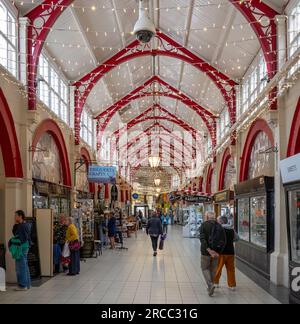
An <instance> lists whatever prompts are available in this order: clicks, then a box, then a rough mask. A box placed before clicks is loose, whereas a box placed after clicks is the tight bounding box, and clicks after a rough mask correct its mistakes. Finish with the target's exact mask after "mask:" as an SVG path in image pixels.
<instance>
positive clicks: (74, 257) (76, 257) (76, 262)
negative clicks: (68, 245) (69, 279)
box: [69, 250, 80, 275]
mask: <svg viewBox="0 0 300 324" xmlns="http://www.w3.org/2000/svg"><path fill="white" fill-rule="evenodd" d="M70 258H71V262H70V264H69V273H70V274H74V275H76V274H79V273H80V250H78V251H71V256H70Z"/></svg>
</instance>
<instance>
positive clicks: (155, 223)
mask: <svg viewBox="0 0 300 324" xmlns="http://www.w3.org/2000/svg"><path fill="white" fill-rule="evenodd" d="M146 231H147V235H150V238H151V241H152V248H153V256H154V257H156V256H157V247H158V239H159V236H160V235H162V234H163V229H162V224H161V221H160V219H159V217H157V214H156V213H153V215H152V218H150V219H149V221H148V224H147V228H146Z"/></svg>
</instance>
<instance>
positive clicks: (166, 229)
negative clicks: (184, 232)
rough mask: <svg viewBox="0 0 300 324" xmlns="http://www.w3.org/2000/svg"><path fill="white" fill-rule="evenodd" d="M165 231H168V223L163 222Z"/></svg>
mask: <svg viewBox="0 0 300 324" xmlns="http://www.w3.org/2000/svg"><path fill="white" fill-rule="evenodd" d="M163 232H164V233H168V224H163Z"/></svg>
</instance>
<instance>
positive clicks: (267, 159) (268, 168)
mask: <svg viewBox="0 0 300 324" xmlns="http://www.w3.org/2000/svg"><path fill="white" fill-rule="evenodd" d="M270 147H272V143H271V141H270V139H269V137H268V135H267V134H266V133H265V132H260V133H259V134H258V135H257V137H256V139H255V141H254V143H253V147H252V152H251V156H250V161H249V172H248V179H254V178H257V177H259V176H262V175H265V176H273V174H272V173H273V170H274V154H268V153H266V151H267V150H268V149H269V148H270Z"/></svg>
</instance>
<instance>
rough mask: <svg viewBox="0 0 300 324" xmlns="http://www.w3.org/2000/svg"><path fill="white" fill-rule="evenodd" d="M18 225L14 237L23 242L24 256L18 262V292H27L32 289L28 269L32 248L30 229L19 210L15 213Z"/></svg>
mask: <svg viewBox="0 0 300 324" xmlns="http://www.w3.org/2000/svg"><path fill="white" fill-rule="evenodd" d="M15 220H16V224H15V225H14V227H13V230H12V232H13V235H14V236H15V237H16V238H18V239H19V240H20V241H21V245H22V252H23V253H22V256H21V257H20V258H19V259H18V260H16V273H17V281H18V288H16V291H27V290H28V289H30V287H31V278H30V272H29V267H28V252H29V246H30V228H29V226H28V224H26V222H25V213H24V212H23V211H22V210H18V211H16V213H15Z"/></svg>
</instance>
